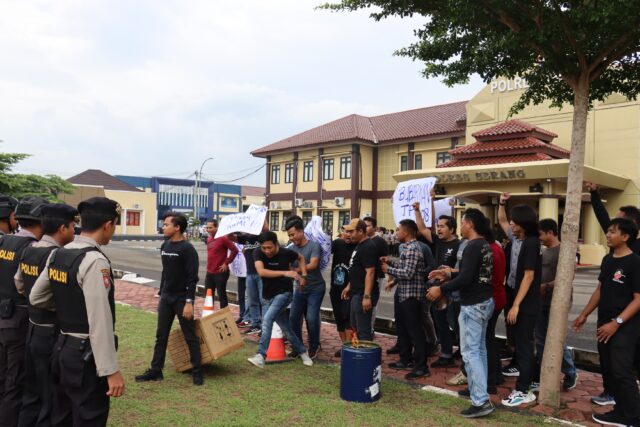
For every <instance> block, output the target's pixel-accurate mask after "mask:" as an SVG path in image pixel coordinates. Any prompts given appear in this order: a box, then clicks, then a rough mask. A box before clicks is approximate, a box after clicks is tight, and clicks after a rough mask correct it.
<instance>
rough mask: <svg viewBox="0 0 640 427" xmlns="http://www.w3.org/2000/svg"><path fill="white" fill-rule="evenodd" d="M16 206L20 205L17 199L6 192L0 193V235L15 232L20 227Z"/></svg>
mask: <svg viewBox="0 0 640 427" xmlns="http://www.w3.org/2000/svg"><path fill="white" fill-rule="evenodd" d="M16 206H18V200H17V199H15V198H13V197H11V196H7V195H6V194H0V236H3V235H5V234H13V232H14V231H15V230H16V229H17V228H18V221H16V218H15V212H14V211H15V210H16Z"/></svg>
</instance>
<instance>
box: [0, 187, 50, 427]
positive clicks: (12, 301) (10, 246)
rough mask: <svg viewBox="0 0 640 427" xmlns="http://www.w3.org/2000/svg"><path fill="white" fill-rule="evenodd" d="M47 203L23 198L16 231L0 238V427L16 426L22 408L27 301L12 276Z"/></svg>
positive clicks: (37, 230) (38, 229)
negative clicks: (18, 227) (18, 230)
mask: <svg viewBox="0 0 640 427" xmlns="http://www.w3.org/2000/svg"><path fill="white" fill-rule="evenodd" d="M46 204H47V201H46V200H44V199H43V198H41V197H27V198H24V199H22V200H21V201H20V203H19V204H18V206H17V207H16V210H15V215H14V216H15V219H16V220H17V221H18V224H19V225H20V232H18V233H17V234H12V235H5V236H1V237H0V426H3V427H5V426H16V425H17V424H18V415H19V413H20V406H21V405H22V387H23V382H24V348H25V339H26V336H27V326H28V324H29V316H28V314H27V299H26V298H25V297H24V295H20V294H19V293H18V291H17V290H16V284H15V281H14V276H15V274H16V271H17V270H18V265H19V263H20V258H21V257H22V253H23V251H24V250H25V248H26V247H27V246H31V245H32V244H33V243H35V242H37V241H38V240H40V238H41V237H42V226H41V224H40V216H41V215H42V207H44V206H45V205H46Z"/></svg>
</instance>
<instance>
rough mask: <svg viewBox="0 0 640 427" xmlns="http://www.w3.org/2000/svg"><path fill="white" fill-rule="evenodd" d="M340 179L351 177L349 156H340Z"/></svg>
mask: <svg viewBox="0 0 640 427" xmlns="http://www.w3.org/2000/svg"><path fill="white" fill-rule="evenodd" d="M340 179H351V157H341V158H340Z"/></svg>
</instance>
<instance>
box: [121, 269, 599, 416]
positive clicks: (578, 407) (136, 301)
mask: <svg viewBox="0 0 640 427" xmlns="http://www.w3.org/2000/svg"><path fill="white" fill-rule="evenodd" d="M156 291H157V290H156V289H155V288H152V287H149V286H144V285H138V284H134V283H129V282H123V281H120V280H118V281H117V283H116V293H115V297H116V301H119V302H121V303H124V304H129V305H131V306H134V307H137V308H141V309H143V310H146V311H151V312H155V311H156V308H157V304H158V299H157V298H155V296H154V295H155V293H156ZM203 303H204V299H203V298H200V297H198V298H196V304H195V311H196V316H200V315H201V313H202V305H203ZM216 307H218V303H217V302H216ZM229 307H230V309H231V311H232V312H233V313H234V316H237V314H238V306H236V305H230V306H229ZM321 337H322V338H321V350H320V353H319V356H318V358H319V359H320V360H322V361H325V362H333V363H338V362H339V359H338V358H335V357H334V356H333V355H334V353H335V352H336V350H338V349H340V348H341V347H342V343H341V342H340V338H339V337H338V334H337V332H336V330H335V326H334V325H332V324H329V323H324V322H323V323H322V330H321ZM246 339H247V340H250V341H257V339H258V338H257V336H247V337H246ZM375 340H376V342H378V343H379V344H380V345H381V346H382V348H383V350H384V349H387V348H390V347H392V346H393V345H394V343H395V337H393V336H389V335H385V334H376V338H375ZM396 359H397V357H396V356H387V355H386V354H385V353H384V351H383V356H382V362H383V368H382V372H383V375H384V376H386V377H388V378H393V379H395V380H399V381H403V382H408V383H413V384H419V385H423V386H426V385H429V386H433V387H439V388H442V389H446V390H451V391H454V392H455V391H458V390H460V389H462V388H464V387H463V386H460V387H455V386H449V385H447V384H446V383H445V381H446V380H447V379H448V378H450V377H452V376H453V375H455V374H456V373H457V372H458V369H457V368H447V369H432V370H431V376H429V377H427V378H420V379H418V380H414V381H406V380H405V379H404V374H405V373H406V372H404V371H396V370H394V369H390V368H388V367H387V364H388V363H389V362H392V361H395V360H396ZM433 360H435V359H432V360H431V361H433ZM514 385H515V380H514V379H511V378H507V382H506V383H505V384H504V385H503V386H501V387H498V395H492V396H491V400H492V401H493V403H494V404H495V405H500V400H501V399H502V398H503V397H505V396H507V395H508V394H509V392H510V390H511V388H513V387H514ZM601 391H602V379H601V377H600V375H599V374H594V373H591V372H586V371H579V381H578V386H577V387H576V388H574V389H573V390H571V391H569V392H564V393H562V396H561V399H562V409H560V410H558V411H554V410H553V409H551V408H547V407H543V406H541V405H535V404H532V405H530V406H529V407H528V408H526V409H527V410H529V411H531V412H534V413H539V414H544V415H548V416H554V417H558V418H562V419H564V420H568V421H573V422H578V423H580V424H582V425H594V426H595V425H597V424H594V423H592V422H591V421H590V420H591V413H592V412H593V411H597V412H605V411H607V410H610V408H608V407H605V408H601V407H597V406H595V405H592V404H591V403H590V400H589V399H590V396H593V395H597V394H599V393H600V392H601Z"/></svg>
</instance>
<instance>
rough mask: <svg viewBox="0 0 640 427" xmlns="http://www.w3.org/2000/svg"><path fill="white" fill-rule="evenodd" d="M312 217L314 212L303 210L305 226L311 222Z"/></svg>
mask: <svg viewBox="0 0 640 427" xmlns="http://www.w3.org/2000/svg"><path fill="white" fill-rule="evenodd" d="M312 217H313V213H312V212H311V211H302V223H303V224H304V226H305V227H306V226H307V224H309V223H310V222H311V218H312Z"/></svg>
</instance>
